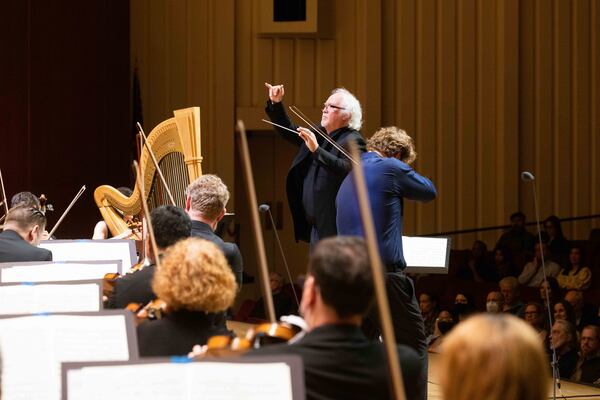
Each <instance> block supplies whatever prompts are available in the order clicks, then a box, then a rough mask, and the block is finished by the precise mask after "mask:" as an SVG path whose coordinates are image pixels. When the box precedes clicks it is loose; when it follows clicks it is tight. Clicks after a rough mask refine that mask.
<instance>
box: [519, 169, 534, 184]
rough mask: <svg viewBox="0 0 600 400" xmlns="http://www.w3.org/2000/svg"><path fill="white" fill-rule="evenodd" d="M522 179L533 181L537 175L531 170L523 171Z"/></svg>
mask: <svg viewBox="0 0 600 400" xmlns="http://www.w3.org/2000/svg"><path fill="white" fill-rule="evenodd" d="M521 180H522V181H523V182H533V181H535V176H533V174H532V173H531V172H529V171H523V172H521Z"/></svg>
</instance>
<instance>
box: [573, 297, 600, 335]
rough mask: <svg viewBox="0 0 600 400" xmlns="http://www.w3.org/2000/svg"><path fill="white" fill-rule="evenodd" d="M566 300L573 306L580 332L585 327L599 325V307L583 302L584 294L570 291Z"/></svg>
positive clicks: (576, 324)
mask: <svg viewBox="0 0 600 400" xmlns="http://www.w3.org/2000/svg"><path fill="white" fill-rule="evenodd" d="M565 300H566V301H568V302H569V303H570V304H571V305H572V306H573V311H574V313H575V322H574V324H575V327H576V328H577V330H578V331H580V330H581V329H583V327H584V326H586V325H590V324H595V325H597V323H598V307H596V306H593V305H592V304H589V303H585V302H584V301H583V292H581V291H580V290H569V291H568V292H567V294H565Z"/></svg>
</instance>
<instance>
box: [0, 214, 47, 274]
mask: <svg viewBox="0 0 600 400" xmlns="http://www.w3.org/2000/svg"><path fill="white" fill-rule="evenodd" d="M45 228H46V216H45V215H44V213H43V212H41V211H40V209H39V208H37V207H29V206H19V207H13V208H11V209H10V210H9V211H8V215H7V216H6V221H5V222H4V231H3V232H2V233H0V262H16V261H52V252H51V251H50V250H46V249H42V248H39V247H37V246H38V245H39V244H40V240H41V239H42V236H43V233H44V229H45Z"/></svg>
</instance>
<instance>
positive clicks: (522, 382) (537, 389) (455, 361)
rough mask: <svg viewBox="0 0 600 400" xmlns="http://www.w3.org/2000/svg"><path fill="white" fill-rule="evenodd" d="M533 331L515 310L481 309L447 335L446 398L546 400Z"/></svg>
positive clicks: (443, 375)
mask: <svg viewBox="0 0 600 400" xmlns="http://www.w3.org/2000/svg"><path fill="white" fill-rule="evenodd" d="M546 365H547V361H546V357H545V355H544V350H543V347H542V345H541V344H540V342H539V340H538V338H537V336H536V334H535V332H534V331H533V330H532V329H531V328H530V327H529V326H528V325H527V324H526V323H525V322H523V321H521V320H519V319H518V318H515V317H513V316H511V315H496V314H481V315H478V316H475V317H472V318H469V319H468V320H467V321H465V322H462V323H461V324H459V326H457V327H456V329H454V330H453V331H452V332H451V333H450V334H449V335H448V337H447V339H446V340H445V343H444V351H443V353H442V356H441V357H440V366H439V368H440V369H439V371H440V375H439V376H440V385H441V388H442V394H443V398H444V399H447V400H475V399H486V400H508V399H510V400H544V399H546V396H547V394H548V388H549V383H550V379H549V375H548V374H547V373H546V371H547V369H546Z"/></svg>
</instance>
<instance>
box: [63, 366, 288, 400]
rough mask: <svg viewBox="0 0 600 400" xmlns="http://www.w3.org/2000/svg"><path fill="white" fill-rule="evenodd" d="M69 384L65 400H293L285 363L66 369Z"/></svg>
mask: <svg viewBox="0 0 600 400" xmlns="http://www.w3.org/2000/svg"><path fill="white" fill-rule="evenodd" d="M140 377H144V378H143V379H140ZM67 382H68V389H67V390H68V399H69V400H105V399H107V398H109V399H111V400H131V399H153V400H239V399H244V400H271V399H272V400H292V381H291V372H290V368H289V367H288V365H286V364H285V363H283V362H276V363H225V362H219V363H213V362H191V363H185V364H180V363H166V362H162V363H153V364H134V365H115V366H97V367H96V366H95V367H84V368H81V369H72V370H69V371H68V372H67ZM105 382H111V386H112V387H111V386H107V385H106V384H105ZM114 387H118V388H119V390H114Z"/></svg>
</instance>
